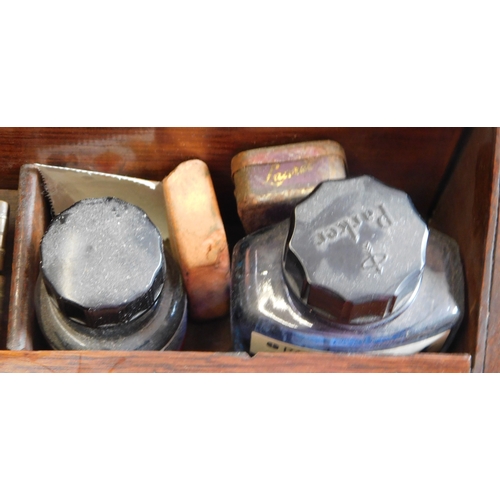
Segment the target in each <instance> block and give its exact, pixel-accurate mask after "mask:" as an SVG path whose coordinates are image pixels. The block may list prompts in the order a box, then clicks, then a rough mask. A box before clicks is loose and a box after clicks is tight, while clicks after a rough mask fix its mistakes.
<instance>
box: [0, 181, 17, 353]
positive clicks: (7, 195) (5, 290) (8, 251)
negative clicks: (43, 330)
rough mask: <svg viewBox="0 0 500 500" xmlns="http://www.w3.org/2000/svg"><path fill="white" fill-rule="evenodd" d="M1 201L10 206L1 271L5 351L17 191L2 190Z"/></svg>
mask: <svg viewBox="0 0 500 500" xmlns="http://www.w3.org/2000/svg"><path fill="white" fill-rule="evenodd" d="M0 200H4V201H6V202H7V203H8V204H9V220H8V226H7V235H6V241H5V262H4V268H3V271H0V349H5V346H6V342H7V319H8V312H9V293H10V285H11V278H12V256H13V246H14V229H15V220H16V215H17V191H15V190H8V189H0Z"/></svg>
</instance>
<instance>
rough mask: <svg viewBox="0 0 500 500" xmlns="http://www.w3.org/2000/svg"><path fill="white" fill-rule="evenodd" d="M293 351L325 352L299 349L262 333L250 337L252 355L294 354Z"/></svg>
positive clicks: (254, 333)
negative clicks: (260, 353) (264, 353)
mask: <svg viewBox="0 0 500 500" xmlns="http://www.w3.org/2000/svg"><path fill="white" fill-rule="evenodd" d="M292 351H314V352H324V351H320V350H319V349H309V348H307V347H299V346H296V345H293V344H289V343H288V342H282V341H281V340H276V339H273V338H271V337H268V336H266V335H262V333H258V332H252V335H251V336H250V354H256V353H257V352H292Z"/></svg>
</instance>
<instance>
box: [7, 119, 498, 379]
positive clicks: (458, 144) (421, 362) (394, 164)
mask: <svg viewBox="0 0 500 500" xmlns="http://www.w3.org/2000/svg"><path fill="white" fill-rule="evenodd" d="M0 136H1V137H0V173H2V174H3V175H2V179H3V185H1V186H0V188H3V189H18V193H19V202H18V211H17V219H16V230H15V241H14V250H13V253H14V255H13V267H12V280H11V291H10V301H9V320H8V329H7V338H6V345H5V346H4V347H3V348H4V349H5V348H6V349H7V350H3V351H1V352H0V367H2V369H5V370H8V371H15V370H28V371H36V370H38V369H43V370H45V369H50V370H63V371H82V370H83V371H108V370H113V371H320V372H322V371H365V372H366V371H468V370H469V368H470V367H471V363H472V369H473V371H483V368H484V359H485V346H486V337H487V317H488V311H489V296H490V286H491V273H492V262H493V249H494V235H495V230H496V222H497V210H498V206H497V204H498V161H497V157H496V151H497V140H498V139H497V130H496V129H494V128H484V129H463V128H447V129H444V128H429V129H415V128H390V129H387V128H385V129H384V128H368V129H364V128H361V129H357V128H356V129H355V128H284V129H283V128H280V129H275V128H168V129H153V128H148V129H130V128H127V129H3V130H2V131H0ZM320 139H333V140H336V141H338V142H340V143H341V144H342V145H343V147H344V149H345V151H346V155H347V161H348V169H349V172H348V173H349V175H350V176H356V175H361V174H370V175H373V176H375V177H377V178H379V179H380V180H382V181H383V182H385V183H387V184H389V185H391V186H394V187H397V188H399V189H402V190H405V191H406V192H408V193H409V195H410V196H411V198H412V200H413V202H414V204H415V206H416V208H417V210H418V211H419V212H420V213H421V215H422V216H423V217H424V218H425V219H426V220H428V221H430V224H431V225H432V226H433V227H436V228H437V229H439V230H441V231H443V232H445V233H446V234H448V235H450V236H452V237H453V238H455V239H456V240H457V241H458V243H459V246H460V249H461V255H462V259H463V264H464V271H465V279H466V313H465V317H464V320H463V323H462V325H461V327H460V329H459V331H458V333H457V336H456V339H455V341H454V343H453V345H452V348H451V351H450V353H445V354H430V353H429V354H426V353H423V354H418V355H414V356H403V357H390V356H364V355H338V354H331V353H326V354H322V353H319V354H309V353H307V354H306V353H298V354H294V355H291V354H288V353H283V354H258V355H256V356H254V357H253V358H250V357H248V356H246V355H241V354H234V353H230V352H229V351H230V350H231V338H230V330H229V320H228V319H225V320H221V321H216V322H209V323H204V324H197V325H196V324H190V327H189V330H188V338H187V340H186V344H185V348H184V349H185V350H184V351H182V352H177V353H172V352H171V353H167V352H165V353H153V352H146V353H123V352H122V353H113V352H79V353H76V352H68V351H60V352H54V351H50V350H48V348H47V345H46V344H45V342H44V340H43V336H42V335H41V332H40V330H39V328H38V325H37V322H36V318H35V314H34V307H33V289H34V283H35V280H36V277H37V275H38V266H39V243H40V239H41V237H42V235H43V233H44V231H45V228H46V226H47V224H48V221H49V212H48V207H47V202H46V199H45V196H44V195H43V188H42V184H41V179H40V176H39V173H38V171H37V169H36V167H35V166H34V165H32V164H33V163H44V164H50V165H58V166H70V167H75V168H82V169H92V170H98V171H103V172H110V173H117V174H122V175H130V176H136V177H141V178H145V179H153V180H161V179H163V177H164V176H165V175H167V174H168V172H170V171H171V170H172V169H173V168H175V167H176V166H177V165H178V164H179V163H180V162H181V161H184V160H186V159H190V158H200V159H202V160H204V161H205V162H206V163H207V164H208V166H209V168H210V171H211V175H212V178H213V181H214V185H215V189H216V192H217V197H218V201H219V204H220V207H221V213H222V216H223V220H224V224H225V227H226V231H227V234H228V240H229V244H230V247H231V248H232V247H233V246H234V244H235V243H236V241H238V240H239V239H240V238H241V237H242V236H243V235H244V233H243V229H242V227H241V223H240V222H239V219H238V216H237V212H236V204H235V200H234V196H233V184H232V181H231V174H230V161H231V158H232V157H233V156H234V155H235V154H236V153H238V152H240V151H244V150H246V149H250V148H255V147H260V146H271V145H278V144H286V143H290V142H300V141H306V140H320ZM23 164H24V165H25V166H24V167H22V168H21V165H23Z"/></svg>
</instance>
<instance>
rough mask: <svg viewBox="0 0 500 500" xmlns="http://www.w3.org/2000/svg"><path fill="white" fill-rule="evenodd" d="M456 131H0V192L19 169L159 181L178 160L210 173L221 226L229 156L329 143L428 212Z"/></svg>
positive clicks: (229, 214) (229, 192) (231, 210)
mask: <svg viewBox="0 0 500 500" xmlns="http://www.w3.org/2000/svg"><path fill="white" fill-rule="evenodd" d="M461 133H462V128H303V127H289V128H249V127H240V128H210V127H205V128H0V188H6V189H17V186H18V175H19V169H20V167H21V165H23V164H26V163H35V162H36V163H45V164H49V165H58V166H68V167H76V168H85V169H92V170H98V171H102V172H110V173H116V174H123V175H132V176H136V177H142V178H146V179H152V180H162V179H163V177H164V176H165V175H167V174H168V173H169V172H170V171H171V170H172V169H174V168H175V167H176V166H177V165H178V164H179V163H181V162H182V161H185V160H188V159H191V158H199V159H201V160H203V161H205V162H206V163H207V164H208V166H209V168H210V172H211V175H212V178H213V181H214V186H215V189H216V192H217V197H218V201H219V204H220V206H221V212H222V216H223V219H224V221H225V223H226V224H231V223H232V222H235V221H237V220H238V218H237V213H236V203H235V201H234V196H233V189H234V188H233V184H232V181H231V168H230V164H231V158H232V157H233V156H234V155H235V154H236V153H239V152H241V151H245V150H247V149H252V148H256V147H264V146H274V145H279V144H287V143H292V142H301V141H307V140H321V139H333V140H336V141H338V142H339V143H340V144H341V145H342V146H343V147H344V149H345V152H346V155H347V162H348V167H349V175H351V176H354V175H360V174H362V173H365V174H371V175H375V176H377V177H378V178H379V179H380V180H382V181H384V182H387V183H388V184H390V185H392V186H394V187H397V188H400V189H404V190H405V191H408V192H409V193H410V195H411V197H412V199H413V201H414V203H415V205H416V207H417V209H418V210H420V212H421V213H422V214H424V215H427V212H428V210H429V207H430V205H431V203H432V201H433V200H434V198H435V196H436V193H437V190H438V186H439V183H440V180H441V179H442V177H443V173H444V172H445V170H446V167H447V165H448V163H449V161H450V158H451V157H452V155H453V153H454V151H455V148H456V145H457V143H458V141H459V139H460V136H461Z"/></svg>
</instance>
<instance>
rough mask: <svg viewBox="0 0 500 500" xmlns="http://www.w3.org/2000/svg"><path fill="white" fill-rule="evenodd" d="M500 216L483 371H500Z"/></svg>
mask: <svg viewBox="0 0 500 500" xmlns="http://www.w3.org/2000/svg"><path fill="white" fill-rule="evenodd" d="M494 162H495V169H496V170H497V171H498V170H500V132H499V131H498V130H497V135H496V148H495V157H494ZM495 187H496V194H497V196H498V192H499V182H498V181H497V183H496V185H495ZM499 224H500V218H499V217H497V220H496V226H495V228H496V233H495V247H494V251H493V256H492V259H493V262H494V267H493V273H492V279H491V293H490V303H489V307H488V310H489V318H488V326H487V334H488V337H487V339H486V349H485V360H484V371H485V372H496V373H498V372H500V228H499Z"/></svg>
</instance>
